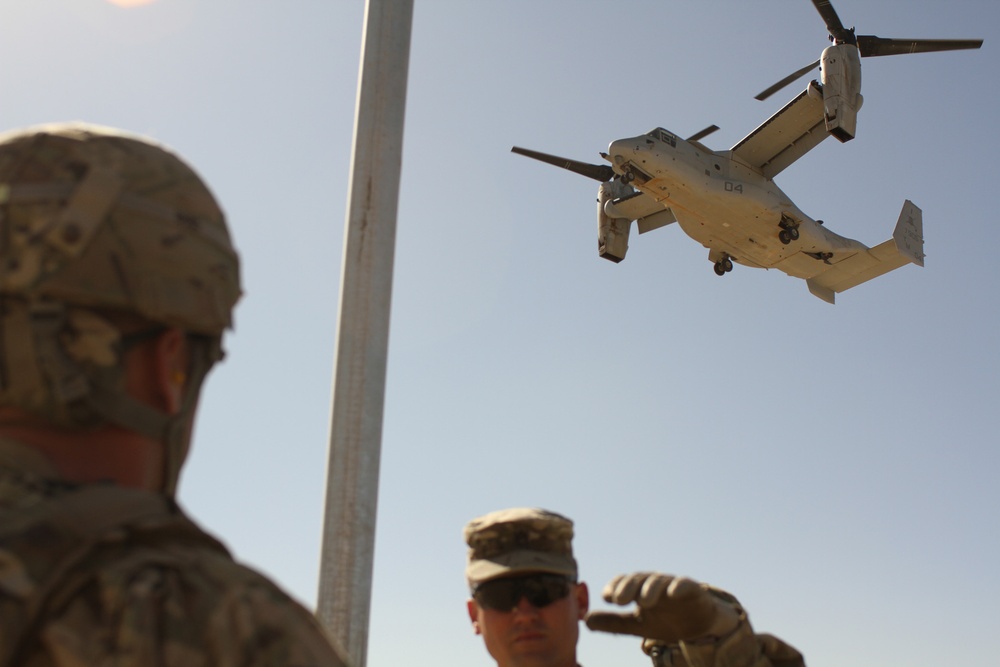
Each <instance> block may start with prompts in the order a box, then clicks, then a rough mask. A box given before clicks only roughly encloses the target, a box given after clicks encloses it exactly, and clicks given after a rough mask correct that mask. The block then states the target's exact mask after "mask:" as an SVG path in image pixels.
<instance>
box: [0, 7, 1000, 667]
mask: <svg viewBox="0 0 1000 667" xmlns="http://www.w3.org/2000/svg"><path fill="white" fill-rule="evenodd" d="M0 4H2V6H3V10H4V12H3V13H4V20H3V21H2V23H0V63H2V65H0V90H2V91H3V104H0V128H2V129H4V130H6V129H9V128H14V127H20V126H24V125H30V124H35V123H39V122H47V121H58V120H86V121H90V122H96V123H101V124H106V125H113V126H118V127H122V128H125V129H128V130H131V131H135V132H140V133H143V134H147V135H150V136H153V137H155V138H157V139H159V140H161V141H163V142H165V143H166V144H168V145H170V146H172V147H173V148H174V149H176V150H177V151H178V152H180V153H181V154H182V155H183V156H185V158H186V159H187V160H188V161H190V162H191V163H192V164H193V165H194V166H195V167H196V169H197V170H198V171H199V173H201V174H202V176H203V177H204V178H205V179H206V181H207V182H208V183H209V184H210V186H211V187H212V189H213V191H214V192H215V194H216V195H217V197H218V198H219V200H220V201H221V203H222V205H223V207H224V208H225V210H226V212H227V214H228V216H229V220H230V225H231V229H232V232H233V235H234V237H235V240H236V245H237V247H238V249H239V251H240V254H241V257H242V262H243V284H244V291H245V295H244V297H243V299H242V301H241V303H240V304H239V306H238V308H237V311H236V326H235V330H234V331H233V332H231V333H230V334H229V335H228V337H227V339H226V348H227V351H228V356H227V359H226V360H225V361H224V363H222V364H221V365H220V366H219V367H217V368H216V369H215V370H214V371H213V373H212V375H211V376H210V378H209V381H208V384H207V387H206V392H205V394H204V397H203V400H202V404H201V407H200V415H199V420H198V424H197V429H196V434H195V444H194V451H193V454H192V456H191V457H190V459H189V462H188V466H187V468H186V472H185V474H184V477H183V478H182V482H181V489H180V496H179V497H180V501H181V502H182V504H183V505H184V506H185V507H186V508H187V510H188V511H189V512H190V513H191V514H192V515H193V516H194V517H195V518H196V519H197V520H198V521H199V522H201V523H202V524H203V525H204V526H206V527H207V528H208V529H210V530H212V531H213V532H215V533H216V534H218V535H219V536H220V537H221V538H222V539H223V540H224V541H225V542H226V543H227V544H228V545H229V546H230V547H231V548H232V549H233V551H234V552H235V553H236V554H237V556H238V557H239V558H240V559H241V560H242V561H243V562H245V563H247V564H249V565H251V566H252V567H255V568H257V569H259V570H261V571H263V572H265V573H267V574H268V575H270V576H272V577H273V578H275V579H276V580H277V581H279V582H280V583H281V584H282V585H283V586H284V587H286V588H287V589H288V590H289V591H290V592H291V593H292V594H293V595H294V596H295V597H297V598H298V599H300V600H301V601H303V602H304V603H305V604H306V605H307V606H310V607H312V606H313V605H314V604H315V600H316V595H317V579H318V568H319V545H320V538H321V535H320V532H321V528H322V517H323V501H324V495H325V491H324V488H325V476H326V462H327V448H328V444H327V443H328V439H329V430H330V423H329V422H330V400H331V396H330V394H331V391H330V387H331V374H332V369H333V361H334V341H335V335H336V327H337V317H338V303H337V302H338V294H339V282H340V267H341V253H342V246H343V233H344V220H345V211H346V206H347V185H348V178H349V169H350V164H349V161H350V148H351V142H352V132H353V126H354V105H355V96H356V90H357V81H358V66H359V62H360V53H361V33H362V27H363V20H364V6H363V3H362V2H360V0H359V1H351V2H348V1H347V0H334V1H333V2H321V1H320V0H290V1H288V2H267V1H265V0H215V1H214V2H200V1H198V0H157V1H155V2H148V3H145V4H140V5H138V6H134V7H128V6H118V5H116V4H112V3H110V2H107V1H105V0H32V1H31V2H20V1H16V0H0ZM834 6H835V8H836V10H837V12H838V13H839V15H840V17H841V19H842V20H843V22H844V24H845V25H846V26H848V27H849V26H852V25H854V26H857V29H858V33H859V34H875V35H879V36H883V37H935V38H981V39H984V40H985V44H984V46H983V48H982V49H981V50H979V51H965V52H955V53H942V54H919V55H912V56H900V57H891V58H869V59H864V60H863V62H862V70H863V79H864V80H863V85H862V92H863V94H864V99H865V102H864V106H863V108H862V110H861V112H860V114H859V120H858V135H857V138H856V139H855V140H854V141H852V142H850V143H847V144H840V143H839V142H836V141H834V140H828V141H826V142H824V143H823V144H822V145H820V146H819V147H817V148H816V149H814V150H813V151H812V152H810V153H809V154H808V155H806V156H805V157H803V158H802V159H801V160H800V161H799V162H797V163H796V164H795V165H793V166H791V167H790V168H788V169H787V170H786V171H784V172H782V173H781V174H780V175H779V176H778V177H777V178H776V182H777V183H778V185H779V186H780V187H781V188H782V190H784V192H786V193H787V194H788V195H789V196H790V197H792V199H793V200H794V201H795V202H796V204H797V205H798V206H799V207H800V208H801V209H802V210H803V211H804V212H806V213H807V214H809V215H810V216H812V217H813V218H821V219H823V220H824V221H825V222H826V224H827V226H828V227H829V228H830V229H832V230H834V231H836V232H838V233H840V234H842V235H844V236H847V237H850V238H854V239H857V240H860V241H862V242H864V243H866V244H868V245H874V244H877V243H879V242H881V241H883V240H885V239H887V238H889V236H890V235H891V231H892V227H893V225H894V224H895V222H896V218H897V216H898V215H899V210H900V208H901V206H902V203H903V201H904V200H905V199H911V200H913V202H914V203H915V204H916V205H917V206H919V207H920V208H921V209H922V210H923V221H924V236H925V240H926V244H925V252H926V254H927V258H926V266H925V267H924V268H918V267H916V266H912V265H911V266H906V267H903V268H901V269H899V270H898V271H895V272H892V273H890V274H888V275H886V276H883V277H881V278H879V279H877V280H874V281H872V282H869V283H866V284H863V285H861V286H859V287H856V288H854V289H852V290H850V291H848V292H844V293H842V294H840V295H838V298H837V304H836V305H835V306H831V305H829V304H827V303H824V302H823V301H821V300H819V299H817V298H815V297H813V296H812V295H810V294H809V292H808V291H807V289H806V287H805V284H804V282H802V281H800V280H796V279H793V278H790V277H788V276H785V275H784V274H782V273H780V272H779V271H764V270H756V269H751V268H747V267H744V266H737V267H736V269H735V270H734V271H733V272H732V273H730V274H728V275H726V276H724V277H721V278H720V277H718V276H716V275H715V274H714V272H713V271H712V264H711V263H710V262H709V261H707V250H705V249H704V248H702V247H701V246H700V245H699V244H698V243H696V242H695V241H693V240H691V239H690V238H688V237H686V236H685V235H684V234H683V232H682V230H681V229H679V228H678V226H677V225H671V226H668V227H666V228H663V229H660V230H656V231H654V232H651V233H649V234H644V235H643V236H641V237H639V236H637V235H635V234H634V232H633V237H632V239H631V243H630V249H629V253H628V257H627V258H626V260H625V261H624V262H622V263H620V264H613V263H611V262H608V261H605V260H603V259H600V258H599V257H598V255H597V252H596V245H597V244H596V242H595V240H596V231H597V229H596V228H597V225H596V220H595V217H596V216H595V204H594V201H595V198H596V186H597V184H596V183H595V182H594V181H591V180H588V179H586V178H582V177H580V176H577V175H575V174H572V173H569V172H566V171H563V170H559V169H555V168H553V167H550V166H548V165H544V164H541V163H537V162H534V161H531V160H528V159H526V158H523V157H521V156H517V155H513V154H511V153H510V147H511V146H513V145H519V146H525V147H529V148H534V149H536V150H541V151H545V152H549V153H555V154H557V155H562V156H566V157H570V158H574V159H579V160H586V161H591V162H594V163H599V162H600V161H601V160H600V157H599V156H598V153H599V152H600V151H602V150H606V149H607V146H608V143H609V142H611V141H612V140H615V139H618V138H622V137H630V136H635V135H637V134H641V133H643V132H646V131H648V130H650V129H652V128H654V127H657V126H662V127H665V128H667V129H669V130H671V131H673V132H675V133H677V134H678V135H680V136H689V135H691V134H694V133H695V132H697V131H698V130H700V129H702V128H703V127H705V126H707V125H709V124H712V123H715V124H717V125H719V126H720V127H721V130H720V131H718V132H716V133H715V134H713V135H711V136H710V137H708V138H707V139H705V140H704V141H705V143H706V144H707V145H709V146H710V147H711V148H713V149H715V150H725V149H728V148H730V147H731V146H732V145H734V144H736V143H737V142H738V141H739V140H740V139H741V138H742V137H743V136H745V135H746V134H748V133H749V132H750V131H751V130H752V129H753V128H754V127H756V126H757V125H758V124H760V123H761V122H762V121H764V120H765V119H766V118H767V117H768V116H770V114H772V113H773V112H774V111H776V110H777V109H779V108H780V107H781V106H782V105H783V104H784V103H785V102H786V101H787V100H789V99H791V97H792V96H794V95H795V94H796V93H797V92H798V91H800V90H802V89H804V87H805V85H806V83H807V82H808V79H809V77H804V78H803V79H801V80H800V81H798V82H796V84H795V85H794V86H792V87H790V88H788V89H786V90H784V91H782V92H781V93H779V94H777V95H775V96H774V97H773V98H771V99H770V100H768V101H766V102H758V101H756V100H754V99H753V96H754V95H755V94H756V93H758V92H759V91H760V90H762V89H763V88H765V87H767V86H768V85H770V84H771V83H772V82H774V81H776V80H778V79H780V78H781V77H783V76H784V75H785V74H787V73H789V72H791V71H793V70H795V69H798V68H799V67H801V66H803V65H805V64H806V63H808V62H810V61H812V60H815V59H817V58H818V57H819V53H820V51H821V50H822V49H823V48H824V47H825V46H826V45H827V41H826V30H825V27H824V26H823V23H822V21H821V19H820V17H819V15H818V14H817V12H816V11H815V9H814V8H813V7H812V5H811V3H810V2H808V1H807V0H781V1H779V0H759V1H757V2H753V3H748V2H739V1H737V0H716V1H714V2H698V1H695V0H659V1H653V0H637V1H636V2H633V3H607V2H597V1H595V0H549V1H545V2H537V1H536V0H506V1H505V2H502V3H501V2H497V3H486V2H469V1H466V0H415V11H414V18H413V32H412V45H411V52H410V69H409V84H408V96H407V109H406V126H405V133H404V145H403V165H402V177H401V189H400V198H399V214H398V231H397V245H396V254H395V273H394V283H393V296H392V315H391V330H390V340H389V352H388V366H387V369H388V370H387V378H386V397H385V417H384V428H383V441H382V449H381V474H380V480H379V501H378V522H377V529H376V544H375V550H376V553H375V564H374V583H373V595H372V608H371V626H370V632H369V649H368V663H369V664H370V665H374V666H379V665H390V664H408V665H412V666H414V667H431V666H432V665H433V666H437V665H456V666H457V665H462V666H463V667H467V666H469V665H482V666H484V667H488V666H489V665H491V664H492V662H491V661H490V659H489V657H488V655H487V654H486V652H485V650H484V649H483V647H482V642H481V640H480V639H479V638H478V637H476V636H474V635H473V633H472V631H471V628H470V624H469V621H468V618H467V616H466V612H465V604H464V603H465V599H466V596H467V591H466V589H465V583H464V578H463V568H464V565H465V545H464V543H463V542H462V527H463V526H464V524H465V523H466V522H467V521H468V520H469V519H471V518H473V517H475V516H478V515H480V514H484V513H486V512H489V511H492V510H495V509H500V508H505V507H511V506H521V505H527V506H540V507H545V508H548V509H551V510H554V511H558V512H560V513H563V514H566V515H567V516H569V517H571V518H573V519H574V521H575V522H576V535H577V537H576V541H575V548H576V555H577V558H578V560H579V561H580V567H581V576H582V578H583V579H585V580H586V581H587V582H589V584H590V586H591V598H592V603H593V605H594V606H595V607H604V603H603V602H602V601H601V600H600V595H599V592H600V589H601V588H602V587H603V585H604V583H605V582H607V581H608V580H609V579H611V578H612V577H613V576H614V575H616V574H619V573H623V572H631V571H634V570H660V571H664V572H670V573H675V574H682V575H687V576H691V577H694V578H696V579H699V580H703V581H708V582H710V583H712V584H715V585H717V586H720V587H722V588H725V589H727V590H729V591H731V592H733V593H734V594H736V595H737V596H738V597H739V598H740V600H741V601H742V602H743V604H744V605H745V607H746V608H747V609H748V611H749V612H750V619H751V621H752V623H753V624H754V627H755V628H756V629H757V630H758V631H761V632H771V633H774V634H776V635H778V636H780V637H782V638H783V639H785V640H786V641H788V642H789V643H791V644H793V645H794V646H796V647H797V648H798V649H800V650H801V651H802V652H803V653H804V654H805V656H806V660H807V663H808V664H809V665H810V666H811V667H834V666H837V665H847V664H850V665H853V666H855V667H867V666H872V667H874V666H879V667H904V666H905V667H931V666H937V665H940V664H961V665H993V664H996V642H995V638H994V636H995V627H994V626H995V623H994V622H993V618H994V616H995V613H996V612H995V600H996V599H997V598H998V597H1000V574H998V570H997V567H996V564H997V563H1000V531H998V530H997V527H998V523H1000V522H998V508H1000V484H998V483H997V474H998V470H1000V452H998V444H1000V437H998V435H997V429H996V426H995V421H996V417H997V412H998V411H1000V390H998V388H997V377H1000V355H998V354H997V350H996V344H997V341H998V340H1000V296H998V287H1000V280H998V277H997V266H996V263H995V262H994V260H993V257H992V255H993V250H992V249H993V248H996V247H998V246H1000V227H998V226H997V224H996V212H995V211H996V204H995V199H994V194H995V193H996V191H997V189H998V185H1000V184H998V182H997V181H994V179H995V178H998V176H1000V172H998V169H997V166H996V157H995V147H996V145H997V144H998V141H1000V126H998V124H997V123H996V121H995V114H996V109H997V108H998V104H1000V92H998V87H997V86H996V82H995V56H994V53H995V49H996V48H997V45H998V44H1000V4H997V3H995V2H993V1H992V0H952V1H950V2H944V1H943V0H917V1H915V2H914V1H907V0H883V1H881V2H863V1H862V0H837V2H836V3H835V5H834ZM579 659H580V662H581V664H583V665H588V666H591V667H595V666H597V665H602V664H632V662H633V661H634V664H638V665H645V664H648V663H647V662H646V660H647V658H646V657H645V656H644V655H642V653H641V652H640V650H639V647H638V642H637V641H636V640H634V639H632V638H621V637H614V636H606V635H595V634H592V633H589V632H588V631H586V630H584V632H583V636H582V638H581V642H580V651H579Z"/></svg>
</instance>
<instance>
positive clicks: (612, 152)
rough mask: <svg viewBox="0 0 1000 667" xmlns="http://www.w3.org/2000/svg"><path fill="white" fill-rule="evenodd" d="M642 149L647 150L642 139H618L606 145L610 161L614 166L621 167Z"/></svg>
mask: <svg viewBox="0 0 1000 667" xmlns="http://www.w3.org/2000/svg"><path fill="white" fill-rule="evenodd" d="M644 148H648V146H646V145H645V143H644V142H643V137H631V138H629V139H618V140H617V141H612V142H611V143H610V144H608V155H609V156H611V160H612V161H613V162H614V163H615V164H616V165H621V164H624V163H625V162H627V161H628V160H629V159H630V158H632V157H633V156H634V155H635V154H636V153H637V152H639V151H641V150H643V149H644Z"/></svg>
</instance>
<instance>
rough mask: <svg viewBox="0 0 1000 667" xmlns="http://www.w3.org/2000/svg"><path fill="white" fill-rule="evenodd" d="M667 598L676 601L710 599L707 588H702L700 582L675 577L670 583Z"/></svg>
mask: <svg viewBox="0 0 1000 667" xmlns="http://www.w3.org/2000/svg"><path fill="white" fill-rule="evenodd" d="M667 597H670V598H673V599H675V600H683V599H687V598H705V599H706V600H707V599H708V598H707V595H706V593H705V587H704V586H702V584H701V583H700V582H697V581H695V580H694V579H689V578H688V577H674V578H673V580H672V581H671V582H670V588H669V589H668V590H667Z"/></svg>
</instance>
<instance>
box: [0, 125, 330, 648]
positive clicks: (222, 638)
mask: <svg viewBox="0 0 1000 667" xmlns="http://www.w3.org/2000/svg"><path fill="white" fill-rule="evenodd" d="M240 293H241V291H240V284H239V262H238V255H237V253H236V250H235V249H234V248H233V246H232V242H231V239H230V236H229V232H228V228H227V226H226V222H225V216H224V215H223V213H222V210H221V209H220V208H219V206H218V204H217V203H216V201H215V199H214V197H213V195H212V193H211V192H210V191H209V189H208V187H207V186H206V185H205V184H204V183H203V182H202V180H201V179H200V177H199V176H198V175H197V174H196V173H195V172H194V171H193V170H192V169H191V168H190V167H189V166H188V165H187V164H186V163H185V162H184V161H183V160H181V159H180V158H179V157H178V156H177V155H175V154H174V153H173V152H171V151H170V150H169V149H166V148H165V147H163V146H160V145H158V144H156V143H154V142H152V141H149V140H148V139H145V138H143V137H138V136H136V135H131V134H128V133H124V132H121V131H118V130H114V129H111V128H103V127H98V126H93V125H88V124H82V123H73V124H56V125H49V126H39V127H36V128H28V129H26V130H17V131H13V132H10V133H6V134H0V408H2V409H3V410H4V411H5V412H4V421H2V422H0V427H3V428H8V427H12V428H14V427H18V426H19V423H18V422H17V421H16V420H18V419H23V420H26V421H24V423H25V424H27V426H24V424H20V427H21V428H23V429H27V430H22V431H17V432H18V433H25V434H28V433H30V434H31V435H30V436H28V435H24V436H19V437H24V439H25V443H19V442H13V441H11V440H7V439H0V667H56V666H58V667H84V666H89V665H108V666H110V665H115V666H116V667H130V666H132V665H135V666H139V665H143V666H146V665H150V666H152V665H155V666H156V667H175V666H176V667H199V666H201V665H204V666H206V667H207V666H209V665H212V666H220V667H221V666H225V667H237V666H256V665H261V666H263V665H274V666H278V665H281V666H282V667H286V666H292V667H296V666H300V667H312V666H320V665H322V666H327V665H332V666H339V665H344V664H346V663H345V661H344V660H343V659H342V658H341V657H340V656H339V655H338V654H337V651H336V649H335V648H334V647H333V646H332V645H331V644H330V642H329V641H328V640H327V638H326V637H325V636H324V633H323V632H322V630H321V629H320V627H319V625H318V623H317V621H316V620H315V618H314V617H313V616H312V614H310V613H309V612H308V611H307V610H306V609H304V608H303V607H302V606H301V605H299V604H298V603H296V602H294V601H293V600H291V599H290V598H289V597H288V596H287V595H286V594H284V593H283V592H282V591H281V590H280V589H279V588H278V587H277V586H275V585H274V584H272V583H271V582H270V581H268V580H267V579H266V578H265V577H263V576H262V575H260V574H257V573H255V572H253V571H252V570H250V569H248V568H245V567H243V566H241V565H238V564H236V563H235V562H234V561H233V559H232V557H231V556H230V555H229V553H228V551H227V550H226V548H225V547H224V546H222V544H220V543H219V542H218V541H217V540H215V539H214V538H212V537H211V536H209V535H208V534H206V533H205V532H204V531H202V530H201V529H200V528H199V527H198V526H196V525H195V524H194V523H192V522H191V521H190V520H189V519H188V518H187V517H186V516H184V514H183V513H182V512H181V510H180V509H179V508H178V507H177V505H176V503H175V502H174V499H173V496H174V492H175V489H176V485H177V481H178V478H179V475H180V471H181V467H182V465H183V463H184V460H185V457H186V455H187V453H188V445H189V438H190V432H191V428H190V427H191V424H192V423H193V421H192V420H193V415H194V410H195V406H196V404H197V402H198V397H199V394H200V389H201V384H202V381H203V380H204V378H205V376H206V374H207V373H208V371H209V369H210V368H211V367H212V365H213V364H214V363H215V362H217V361H218V360H219V359H221V358H222V355H223V352H222V344H221V342H222V335H223V333H224V331H225V330H226V329H228V328H229V327H230V326H231V322H232V309H233V306H234V305H235V303H236V302H237V300H238V299H239V297H240ZM168 329H171V330H174V331H177V330H179V331H181V332H183V335H184V336H185V338H184V344H185V349H186V351H187V352H188V354H187V368H186V372H181V371H180V370H176V372H175V373H174V374H173V376H172V378H171V381H172V382H173V386H174V387H176V389H177V391H178V392H180V394H181V395H180V405H179V409H177V410H171V411H166V410H163V409H160V407H157V406H154V405H151V404H148V403H146V402H144V401H143V400H141V399H140V398H139V397H137V396H136V395H133V394H132V393H130V391H129V389H128V387H127V384H126V375H125V373H126V370H127V363H126V361H125V355H126V354H127V350H128V349H129V346H130V345H133V344H137V343H138V342H141V341H142V340H147V339H148V338H155V337H157V336H160V335H161V334H163V333H164V332H165V331H167V330H168ZM161 407H162V406H161ZM22 415H26V417H22ZM109 426H110V427H115V428H116V429H119V430H115V429H113V428H108V429H107V430H104V431H102V430H100V429H104V428H105V427H109ZM122 429H123V430H124V431H125V432H126V433H129V434H131V436H130V437H135V436H138V437H140V438H143V442H147V443H152V444H153V446H157V445H158V446H159V449H158V451H159V452H160V453H162V458H163V469H162V475H161V478H162V488H159V489H157V491H159V492H158V493H156V492H147V491H139V490H134V489H129V488H123V487H120V486H116V485H114V484H112V483H107V484H75V483H71V482H70V481H68V480H66V479H62V478H60V476H59V475H58V474H57V473H56V471H55V470H54V469H53V468H52V467H50V462H49V461H48V460H47V459H45V458H43V456H42V455H41V453H40V450H39V449H36V448H35V447H36V446H38V445H39V444H43V443H46V442H47V440H46V439H47V438H50V437H55V434H58V435H59V437H64V438H65V437H66V435H67V434H69V435H70V437H69V438H67V440H70V441H71V440H72V437H73V436H75V435H77V434H79V435H80V438H78V440H79V442H78V443H77V444H78V446H79V447H81V448H82V447H86V444H85V441H84V439H83V434H84V433H87V434H89V436H88V437H93V436H94V434H95V433H96V434H100V433H107V434H109V435H108V437H109V438H110V437H112V435H111V434H118V433H120V432H121V430H122ZM8 433H9V431H8ZM28 441H31V443H32V444H31V445H29V444H27V443H28ZM110 443H111V444H112V445H117V444H121V443H122V440H121V439H119V440H113V441H110ZM63 444H65V443H63ZM74 454H76V453H75V452H74ZM81 454H82V455H83V456H86V452H81ZM53 463H56V464H59V463H61V461H60V460H59V458H58V455H56V458H55V459H53ZM98 463H100V462H98ZM60 469H62V468H60ZM98 469H99V468H98ZM70 474H72V473H70Z"/></svg>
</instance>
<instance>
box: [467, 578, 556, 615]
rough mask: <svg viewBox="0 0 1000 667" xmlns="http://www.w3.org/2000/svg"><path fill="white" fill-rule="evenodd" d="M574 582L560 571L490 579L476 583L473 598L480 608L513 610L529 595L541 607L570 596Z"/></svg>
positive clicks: (529, 598) (536, 605)
mask: <svg viewBox="0 0 1000 667" xmlns="http://www.w3.org/2000/svg"><path fill="white" fill-rule="evenodd" d="M573 583H574V582H573V581H572V580H571V579H570V578H569V577H566V576H563V575H561V574H530V575H528V576H525V577H507V578H504V579H491V580H490V581H486V582H483V583H481V584H479V585H478V586H476V589H475V590H474V591H473V592H472V598H473V599H474V600H475V601H476V602H477V603H479V606H480V607H483V608H485V609H492V610H494V611H510V610H511V609H513V608H514V607H516V606H517V604H518V603H519V602H520V601H521V598H526V599H527V600H528V602H530V603H531V605H532V606H534V607H537V608H538V609H541V608H542V607H547V606H548V605H550V604H552V603H553V602H555V601H556V600H562V599H563V598H564V597H566V596H567V595H569V589H570V585H571V584H573Z"/></svg>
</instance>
